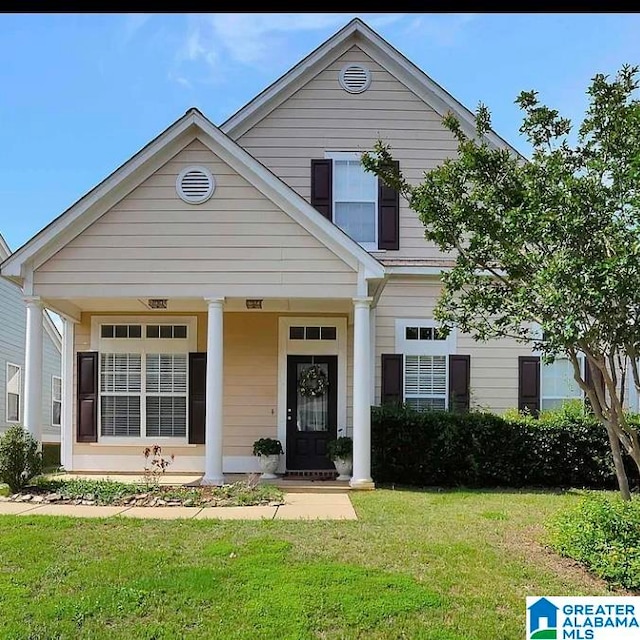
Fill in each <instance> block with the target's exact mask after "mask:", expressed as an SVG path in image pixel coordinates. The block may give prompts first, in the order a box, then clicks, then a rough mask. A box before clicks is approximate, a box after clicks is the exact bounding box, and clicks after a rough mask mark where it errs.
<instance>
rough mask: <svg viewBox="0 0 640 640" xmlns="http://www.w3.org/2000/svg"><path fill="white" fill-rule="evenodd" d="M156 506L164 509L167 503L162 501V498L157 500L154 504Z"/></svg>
mask: <svg viewBox="0 0 640 640" xmlns="http://www.w3.org/2000/svg"><path fill="white" fill-rule="evenodd" d="M156 504H157V505H158V506H159V507H164V506H165V505H166V504H167V501H166V500H163V499H162V498H158V501H157V502H156Z"/></svg>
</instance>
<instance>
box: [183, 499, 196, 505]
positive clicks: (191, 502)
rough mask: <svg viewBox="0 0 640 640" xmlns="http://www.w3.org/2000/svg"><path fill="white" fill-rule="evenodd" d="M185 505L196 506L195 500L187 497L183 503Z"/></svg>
mask: <svg viewBox="0 0 640 640" xmlns="http://www.w3.org/2000/svg"><path fill="white" fill-rule="evenodd" d="M182 506H183V507H193V506H195V503H194V501H193V500H192V499H191V498H187V499H186V500H185V501H184V502H183V503H182Z"/></svg>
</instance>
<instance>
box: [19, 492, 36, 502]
mask: <svg viewBox="0 0 640 640" xmlns="http://www.w3.org/2000/svg"><path fill="white" fill-rule="evenodd" d="M31 498H33V496H32V495H31V494H30V493H25V494H22V495H19V496H18V498H17V500H16V502H29V501H30V500H31Z"/></svg>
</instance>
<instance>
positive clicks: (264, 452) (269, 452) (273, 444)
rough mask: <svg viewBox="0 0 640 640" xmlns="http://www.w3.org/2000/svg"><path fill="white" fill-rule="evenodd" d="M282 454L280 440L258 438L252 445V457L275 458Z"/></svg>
mask: <svg viewBox="0 0 640 640" xmlns="http://www.w3.org/2000/svg"><path fill="white" fill-rule="evenodd" d="M281 453H284V451H283V449H282V443H281V442H280V440H275V439H274V438H260V439H259V440H256V441H255V442H254V443H253V455H254V456H277V455H279V454H281Z"/></svg>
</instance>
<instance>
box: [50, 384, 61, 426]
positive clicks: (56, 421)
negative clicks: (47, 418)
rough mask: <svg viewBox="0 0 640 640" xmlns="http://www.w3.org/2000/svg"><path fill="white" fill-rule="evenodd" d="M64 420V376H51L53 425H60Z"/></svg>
mask: <svg viewBox="0 0 640 640" xmlns="http://www.w3.org/2000/svg"><path fill="white" fill-rule="evenodd" d="M61 422H62V378H60V377H59V376H52V378H51V425H52V426H54V427H59V426H60V424H61Z"/></svg>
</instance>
